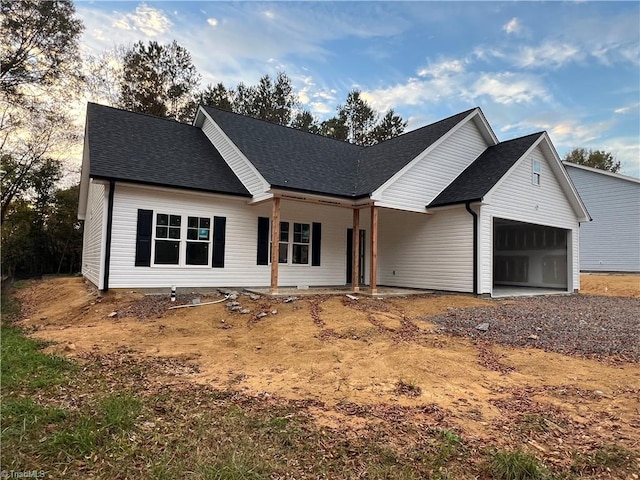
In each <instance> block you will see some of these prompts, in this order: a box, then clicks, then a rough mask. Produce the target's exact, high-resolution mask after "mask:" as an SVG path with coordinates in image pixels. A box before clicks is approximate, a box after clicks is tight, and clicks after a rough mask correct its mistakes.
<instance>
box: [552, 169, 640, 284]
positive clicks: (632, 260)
mask: <svg viewBox="0 0 640 480" xmlns="http://www.w3.org/2000/svg"><path fill="white" fill-rule="evenodd" d="M563 163H564V165H565V167H566V169H567V171H568V172H569V176H570V177H571V180H572V181H573V184H574V185H575V186H576V189H577V190H578V193H579V194H580V197H581V198H582V200H583V201H584V203H585V205H586V207H587V208H588V209H589V213H590V214H591V216H592V217H593V221H592V222H590V223H588V224H585V225H583V226H582V228H581V229H580V240H581V241H580V270H582V271H585V272H640V179H638V178H633V177H627V176H624V175H620V174H617V173H611V172H607V171H604V170H598V169H596V168H590V167H585V166H583V165H576V164H575V163H569V162H563Z"/></svg>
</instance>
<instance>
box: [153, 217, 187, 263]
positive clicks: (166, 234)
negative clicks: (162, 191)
mask: <svg viewBox="0 0 640 480" xmlns="http://www.w3.org/2000/svg"><path fill="white" fill-rule="evenodd" d="M181 222H182V217H180V215H167V214H166V213H158V214H157V215H156V254H155V258H154V263H156V264H158V265H178V263H179V261H180V224H181Z"/></svg>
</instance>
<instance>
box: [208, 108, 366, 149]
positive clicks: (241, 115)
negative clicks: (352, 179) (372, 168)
mask: <svg viewBox="0 0 640 480" xmlns="http://www.w3.org/2000/svg"><path fill="white" fill-rule="evenodd" d="M198 106H203V107H206V108H211V109H213V110H217V111H218V112H223V113H231V114H233V115H237V116H239V117H243V118H249V119H251V120H256V121H258V122H263V123H266V124H268V125H275V126H277V127H282V128H287V129H289V130H293V131H295V132H300V133H306V134H308V135H314V136H316V137H321V138H327V139H329V140H334V141H336V142H341V143H345V144H347V145H353V146H354V147H358V148H366V147H364V146H362V145H357V144H355V143H351V142H349V141H347V140H340V139H339V138H334V137H329V136H327V135H322V134H321V133H314V132H309V131H307V130H300V129H299V128H296V127H292V126H291V125H282V124H280V123H275V122H270V121H269V120H265V119H263V118H256V117H252V116H251V115H245V114H244V113H238V112H232V111H231V110H225V109H224V108H219V107H214V106H211V105H205V104H204V103H200V104H199V105H198Z"/></svg>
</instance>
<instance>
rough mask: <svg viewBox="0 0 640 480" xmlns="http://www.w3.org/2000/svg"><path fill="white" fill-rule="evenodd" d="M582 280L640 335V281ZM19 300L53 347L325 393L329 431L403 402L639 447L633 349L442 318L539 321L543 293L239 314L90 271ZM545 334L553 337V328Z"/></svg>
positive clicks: (501, 435)
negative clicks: (578, 345) (561, 341)
mask: <svg viewBox="0 0 640 480" xmlns="http://www.w3.org/2000/svg"><path fill="white" fill-rule="evenodd" d="M582 287H583V293H586V294H592V295H607V296H619V297H626V298H624V299H620V301H621V302H622V303H623V304H624V307H623V308H622V310H621V312H622V313H620V312H619V313H618V314H619V315H622V316H623V317H624V316H627V317H628V318H627V319H626V324H629V323H631V325H632V327H631V328H632V332H633V325H634V323H633V322H635V326H636V327H637V329H640V325H639V323H638V317H639V313H640V308H639V306H640V302H639V301H638V300H637V299H638V298H639V297H640V276H638V275H609V276H605V275H584V276H583V277H582ZM16 295H17V296H18V298H19V299H20V301H21V302H22V305H23V312H24V313H23V316H24V318H23V320H21V321H20V323H19V325H20V326H21V327H22V328H23V329H25V330H26V331H27V332H30V334H31V335H32V336H33V337H37V338H41V339H44V340H47V341H53V342H56V343H55V344H54V345H52V346H51V347H49V349H50V351H52V352H55V353H59V354H63V355H66V356H70V357H76V358H78V359H79V360H80V361H81V362H82V361H88V360H89V359H92V358H95V355H101V354H112V353H114V352H126V353H127V354H134V355H137V356H140V358H142V357H144V356H147V357H149V358H158V357H162V358H166V357H170V358H174V359H176V360H180V361H181V362H184V363H185V364H188V365H191V366H192V367H193V368H186V369H184V372H183V373H182V378H183V379H184V381H185V382H196V383H201V384H206V385H210V386H212V387H215V388H229V389H234V390H238V391H241V392H244V393H245V394H248V395H256V396H260V395H262V396H264V395H267V396H279V397H283V398H287V399H294V400H312V401H313V402H314V403H313V404H314V405H322V406H323V407H322V408H319V407H318V408H316V407H310V409H309V411H310V413H311V414H312V415H313V416H314V417H315V419H316V422H317V423H318V424H319V425H323V426H327V427H329V428H333V427H337V426H341V425H342V426H344V425H349V427H350V428H351V429H352V430H355V431H357V430H358V428H360V427H361V426H362V425H363V424H364V423H366V422H369V421H379V419H380V418H381V414H380V413H379V412H380V411H381V409H382V410H384V411H386V412H388V411H389V409H392V410H393V409H394V408H400V409H404V410H402V411H403V412H404V413H403V416H402V421H410V422H427V423H428V417H429V418H434V417H433V413H434V412H438V415H437V417H438V418H440V419H445V420H444V421H445V423H446V424H447V425H448V426H449V428H454V429H456V430H457V431H460V432H461V433H462V434H463V435H465V436H467V437H469V438H475V439H478V440H480V441H489V440H490V441H491V442H494V443H497V444H504V445H513V444H527V445H528V446H529V447H533V448H534V449H535V450H534V451H536V450H537V451H540V452H543V454H544V455H545V456H546V457H550V458H551V461H554V458H555V460H557V461H558V462H561V461H563V459H564V460H566V458H565V457H566V456H567V455H569V454H568V452H569V451H570V450H571V449H572V450H571V451H575V450H576V448H577V449H588V447H589V445H593V444H596V443H602V442H609V443H616V444H620V445H623V446H624V447H625V448H628V449H631V450H633V451H640V364H638V363H637V359H636V360H634V357H632V356H631V357H624V355H623V356H622V357H620V356H619V355H613V356H608V355H607V354H606V352H605V354H602V352H600V353H597V354H596V355H593V356H592V358H589V355H583V354H582V353H583V352H571V351H569V352H567V353H571V354H570V355H567V354H562V353H556V352H554V351H545V350H543V349H541V348H535V347H536V345H535V342H534V341H531V342H529V343H526V346H509V345H503V344H501V343H499V340H497V339H496V338H493V337H490V336H488V338H483V337H481V336H479V335H476V336H475V337H473V338H471V337H470V336H458V335H451V334H449V333H448V332H447V331H445V330H443V327H442V325H439V324H437V323H434V322H432V321H431V320H430V319H431V318H437V316H441V317H442V316H447V315H449V316H451V315H452V314H455V312H470V311H474V312H477V311H482V312H485V313H484V314H483V315H485V317H484V318H488V319H490V318H491V316H492V315H493V314H495V315H498V313H499V312H500V309H501V308H511V309H512V310H513V311H515V312H516V314H514V315H515V317H513V318H515V320H512V321H513V322H515V321H524V322H525V323H527V324H529V323H531V322H532V321H538V320H540V319H541V318H542V319H543V318H544V316H545V313H546V312H545V308H544V301H542V303H539V304H538V306H537V307H536V308H534V309H531V308H528V309H524V310H523V311H525V312H526V315H524V314H523V315H521V316H523V318H521V319H518V318H516V317H517V311H518V305H519V302H520V301H521V300H520V299H508V300H481V299H477V298H474V297H471V296H464V295H435V294H433V295H422V296H416V297H407V298H388V299H373V298H367V297H361V298H360V299H359V300H357V301H355V300H351V299H349V298H347V297H346V296H310V297H300V298H299V299H297V300H294V301H290V302H285V299H283V298H278V299H271V298H266V297H259V298H255V297H254V298H253V299H252V298H251V297H249V296H248V295H240V296H239V298H238V299H237V302H238V303H239V304H240V307H242V308H245V309H247V310H248V311H249V313H240V312H239V311H231V310H230V308H229V306H228V305H227V302H226V301H225V302H222V303H217V304H212V305H202V306H197V307H192V308H183V309H173V310H167V307H169V306H171V305H172V304H171V303H170V302H169V301H168V299H167V298H166V296H165V297H157V296H147V297H145V296H143V295H141V294H135V293H127V292H122V291H120V292H110V293H108V294H106V295H101V294H99V292H97V291H96V290H95V289H94V288H93V287H91V286H90V285H88V284H87V283H85V281H84V280H83V279H81V278H77V277H76V278H52V279H47V280H44V281H37V282H33V283H31V284H30V285H29V286H28V287H27V288H24V289H21V290H18V291H17V292H16ZM592 295H584V298H587V299H595V300H589V302H586V303H585V302H581V301H580V300H582V297H583V295H580V296H563V297H562V298H563V299H564V302H565V303H564V306H563V309H564V310H565V311H566V315H568V316H574V317H575V316H577V317H576V318H578V317H579V316H580V315H581V314H585V315H586V314H587V313H588V312H589V309H591V308H592V305H594V304H596V303H597V302H598V300H597V299H598V297H595V296H592ZM629 297H631V298H629ZM200 298H201V301H202V302H206V301H214V300H219V299H221V298H223V296H222V295H219V296H213V297H204V296H202V297H200ZM178 300H179V302H177V303H180V301H182V302H185V303H188V302H189V301H190V297H183V298H179V299H178ZM605 300H606V299H605ZM615 300H618V299H615ZM625 302H626V303H625ZM590 305H591V306H590ZM514 309H515V310H514ZM581 309H582V310H581ZM604 311H605V314H606V308H605V310H604ZM262 313H265V314H266V315H264V316H260V315H259V314H262ZM524 317H526V318H524ZM548 323H552V322H548ZM490 332H492V329H490ZM635 332H637V330H635ZM544 333H545V334H548V335H549V337H550V338H553V330H552V326H551V325H550V326H549V331H546V332H544ZM569 333H570V332H569ZM565 334H566V332H565ZM527 335H536V334H535V333H529V332H527ZM541 335H542V334H540V335H538V336H541ZM529 340H535V339H533V338H531V339H529ZM597 341H599V342H601V341H607V340H606V339H604V340H602V339H598V340H597ZM632 347H634V345H632ZM574 353H575V355H574ZM394 411H395V410H394ZM354 412H355V413H356V414H355V415H354ZM376 412H378V413H376ZM536 418H538V419H539V418H543V419H544V420H540V421H544V422H545V423H544V425H542V426H541V427H540V428H541V429H542V430H539V432H543V433H544V434H540V435H538V436H536V437H535V440H534V439H533V438H534V437H532V436H528V434H527V433H526V432H527V431H528V430H526V429H524V427H523V428H520V427H518V428H515V427H514V425H521V424H523V422H524V423H526V422H529V423H531V422H533V421H534V420H531V419H536ZM535 421H538V420H535ZM530 427H531V426H530ZM531 428H533V427H531Z"/></svg>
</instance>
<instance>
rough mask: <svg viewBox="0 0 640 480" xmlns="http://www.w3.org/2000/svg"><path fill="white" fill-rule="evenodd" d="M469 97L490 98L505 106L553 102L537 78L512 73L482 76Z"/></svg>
mask: <svg viewBox="0 0 640 480" xmlns="http://www.w3.org/2000/svg"><path fill="white" fill-rule="evenodd" d="M468 95H469V96H470V97H471V98H473V99H475V98H476V97H482V96H488V97H490V98H491V99H492V100H493V101H494V102H496V103H500V104H504V105H508V104H511V103H532V102H534V101H536V100H542V101H545V102H549V101H551V95H550V94H549V93H548V92H547V91H546V89H545V88H544V86H543V85H542V84H541V82H540V81H539V80H538V79H537V78H536V77H532V76H530V75H522V74H515V73H511V72H504V73H484V74H482V75H481V76H480V78H479V79H478V80H476V82H475V83H474V84H473V85H472V87H471V90H470V91H469V93H468Z"/></svg>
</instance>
